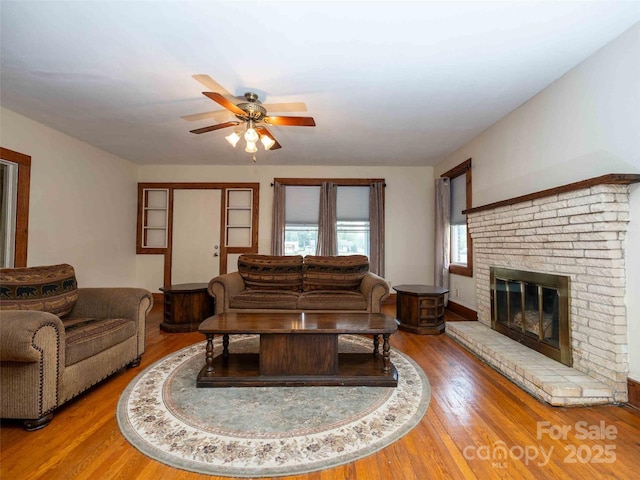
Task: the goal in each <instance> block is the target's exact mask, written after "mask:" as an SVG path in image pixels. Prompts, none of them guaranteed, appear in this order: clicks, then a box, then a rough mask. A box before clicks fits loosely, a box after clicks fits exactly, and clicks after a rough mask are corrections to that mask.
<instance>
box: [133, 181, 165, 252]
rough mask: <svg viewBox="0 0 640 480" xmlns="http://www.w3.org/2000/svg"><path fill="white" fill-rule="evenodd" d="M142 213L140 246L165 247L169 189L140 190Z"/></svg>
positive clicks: (145, 247)
mask: <svg viewBox="0 0 640 480" xmlns="http://www.w3.org/2000/svg"><path fill="white" fill-rule="evenodd" d="M142 202H143V215H142V238H141V239H140V245H139V246H140V248H142V249H148V248H167V244H168V228H169V227H168V225H169V222H168V220H169V189H167V188H145V189H143V191H142Z"/></svg>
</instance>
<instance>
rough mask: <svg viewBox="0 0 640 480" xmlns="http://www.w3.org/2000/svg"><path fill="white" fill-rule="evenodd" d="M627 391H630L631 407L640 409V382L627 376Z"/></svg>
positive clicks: (629, 402)
mask: <svg viewBox="0 0 640 480" xmlns="http://www.w3.org/2000/svg"><path fill="white" fill-rule="evenodd" d="M627 391H628V392H629V401H628V402H627V403H628V404H629V405H630V406H631V407H633V408H635V409H637V410H640V382H638V381H636V380H632V379H631V378H627Z"/></svg>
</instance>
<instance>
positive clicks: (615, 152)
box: [434, 24, 640, 380]
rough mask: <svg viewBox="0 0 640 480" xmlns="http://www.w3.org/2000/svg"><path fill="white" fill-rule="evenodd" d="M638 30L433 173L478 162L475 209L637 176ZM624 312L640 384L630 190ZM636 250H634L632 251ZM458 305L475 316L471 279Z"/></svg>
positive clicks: (639, 308)
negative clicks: (607, 177)
mask: <svg viewBox="0 0 640 480" xmlns="http://www.w3.org/2000/svg"><path fill="white" fill-rule="evenodd" d="M639 58H640V25H639V24H636V25H635V26H634V27H632V28H631V29H629V30H627V31H626V32H625V33H624V34H623V35H621V36H620V37H619V38H617V39H616V40H614V41H613V42H611V43H610V44H608V45H606V46H605V47H603V48H602V49H601V50H599V51H598V52H596V53H595V54H594V55H592V56H591V57H589V58H588V59H586V60H585V61H584V62H582V63H581V64H580V65H578V66H577V67H575V68H574V69H573V70H571V71H570V72H568V73H567V74H566V75H564V76H563V77H561V78H560V79H558V80H557V81H556V82H554V83H553V84H552V85H550V86H549V87H547V88H546V89H545V90H543V91H542V92H540V93H539V94H538V95H536V96H535V97H533V98H532V99H530V100H529V101H528V102H527V103H525V104H524V105H522V106H521V107H520V108H518V109H517V110H515V111H513V112H512V113H510V114H509V115H507V116H506V117H505V118H503V119H502V120H500V121H499V122H497V123H495V124H494V125H492V126H491V127H490V128H488V129H487V130H486V131H484V132H483V133H482V134H481V135H479V136H478V137H476V138H474V139H473V140H472V141H471V142H469V143H467V144H466V145H464V146H463V147H461V148H460V149H458V150H457V151H456V152H454V153H453V154H452V155H450V156H448V157H447V158H446V159H445V160H444V161H443V162H441V163H440V164H439V165H438V166H436V167H435V169H434V174H435V176H436V177H437V176H439V175H440V174H442V173H443V172H445V171H447V170H448V169H450V168H451V167H453V166H455V165H457V164H458V163H461V162H463V161H464V160H466V159H467V158H472V159H473V171H472V172H473V205H474V206H480V205H485V204H487V203H491V202H495V201H499V200H504V199H508V198H512V197H514V196H518V195H523V194H526V193H531V192H536V191H540V190H544V189H546V188H551V187H555V186H559V185H564V184H567V183H571V182H576V181H580V180H584V179H587V178H591V177H596V176H599V175H603V174H607V173H640V135H639V132H640V62H639V61H638V59H639ZM631 190H632V193H631V198H630V202H631V212H632V213H631V222H630V224H629V231H628V234H627V292H626V305H627V317H628V324H629V330H628V334H629V363H630V377H632V378H635V379H636V380H640V299H639V298H638V297H639V296H638V292H640V254H639V252H638V251H637V247H636V246H637V245H640V231H639V230H640V228H639V223H640V188H638V187H637V186H636V187H632V189H631ZM634 248H635V249H634ZM451 281H452V283H453V284H455V283H456V282H457V283H460V284H462V285H464V288H463V290H462V291H463V292H464V295H462V294H461V298H460V299H459V300H456V299H453V300H454V301H459V302H460V303H461V304H463V305H466V306H468V307H470V308H474V309H475V305H476V303H475V302H476V300H475V283H474V281H473V279H469V278H463V277H458V276H452V279H451Z"/></svg>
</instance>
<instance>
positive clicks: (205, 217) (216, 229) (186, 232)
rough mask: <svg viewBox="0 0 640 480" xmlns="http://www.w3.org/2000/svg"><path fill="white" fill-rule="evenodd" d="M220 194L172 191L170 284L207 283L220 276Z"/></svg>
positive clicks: (219, 192)
mask: <svg viewBox="0 0 640 480" xmlns="http://www.w3.org/2000/svg"><path fill="white" fill-rule="evenodd" d="M220 202H221V190H174V192H173V243H172V258H171V283H172V284H173V285H177V284H180V283H208V282H209V280H211V279H212V278H213V277H215V276H217V275H218V274H219V272H220Z"/></svg>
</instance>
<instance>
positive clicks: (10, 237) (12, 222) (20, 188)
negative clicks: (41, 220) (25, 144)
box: [0, 147, 31, 267]
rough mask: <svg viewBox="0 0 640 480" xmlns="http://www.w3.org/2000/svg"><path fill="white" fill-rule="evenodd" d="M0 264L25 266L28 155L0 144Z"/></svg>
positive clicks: (28, 187) (28, 185)
mask: <svg viewBox="0 0 640 480" xmlns="http://www.w3.org/2000/svg"><path fill="white" fill-rule="evenodd" d="M0 158H1V159H2V160H0V162H1V165H0V250H1V251H2V252H1V255H0V264H1V266H2V267H26V266H27V244H28V227H29V189H30V183H31V182H30V178H31V157H30V156H28V155H25V154H23V153H18V152H14V151H13V150H9V149H7V148H2V147H0Z"/></svg>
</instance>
